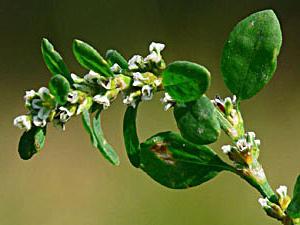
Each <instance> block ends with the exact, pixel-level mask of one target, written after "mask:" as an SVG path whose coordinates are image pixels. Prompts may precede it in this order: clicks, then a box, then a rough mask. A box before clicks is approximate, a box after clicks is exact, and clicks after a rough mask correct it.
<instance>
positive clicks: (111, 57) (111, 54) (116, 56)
mask: <svg viewBox="0 0 300 225" xmlns="http://www.w3.org/2000/svg"><path fill="white" fill-rule="evenodd" d="M106 59H107V60H108V62H109V63H110V64H111V65H114V64H115V63H117V64H118V65H119V66H120V67H121V68H122V69H128V63H127V61H126V59H125V58H124V57H123V56H122V55H121V54H120V53H119V52H118V51H116V50H112V49H109V50H108V51H107V52H106Z"/></svg>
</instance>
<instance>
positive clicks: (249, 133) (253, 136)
mask: <svg viewBox="0 0 300 225" xmlns="http://www.w3.org/2000/svg"><path fill="white" fill-rule="evenodd" d="M247 136H249V137H250V138H251V139H255V136H256V135H255V133H254V132H253V131H250V132H248V133H247Z"/></svg>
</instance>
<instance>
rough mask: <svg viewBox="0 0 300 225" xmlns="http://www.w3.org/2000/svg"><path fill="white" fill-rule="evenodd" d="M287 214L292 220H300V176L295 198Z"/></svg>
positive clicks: (295, 189) (296, 185)
mask: <svg viewBox="0 0 300 225" xmlns="http://www.w3.org/2000/svg"><path fill="white" fill-rule="evenodd" d="M287 213H288V215H289V216H290V217H292V218H295V219H296V218H300V176H298V178H297V181H296V184H295V187H294V194H293V198H292V201H291V203H290V204H289V207H288V208H287Z"/></svg>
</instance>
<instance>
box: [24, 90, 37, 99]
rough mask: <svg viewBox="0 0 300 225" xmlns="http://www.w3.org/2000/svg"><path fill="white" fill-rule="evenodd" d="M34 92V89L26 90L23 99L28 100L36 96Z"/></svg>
mask: <svg viewBox="0 0 300 225" xmlns="http://www.w3.org/2000/svg"><path fill="white" fill-rule="evenodd" d="M36 94H37V93H36V92H35V91H34V90H30V91H26V92H25V96H24V100H25V101H30V100H31V99H33V98H34V97H35V96H36Z"/></svg>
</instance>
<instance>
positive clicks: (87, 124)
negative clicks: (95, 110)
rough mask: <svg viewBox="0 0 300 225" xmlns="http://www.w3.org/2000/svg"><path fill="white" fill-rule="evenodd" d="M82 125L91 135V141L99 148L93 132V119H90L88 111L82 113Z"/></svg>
mask: <svg viewBox="0 0 300 225" xmlns="http://www.w3.org/2000/svg"><path fill="white" fill-rule="evenodd" d="M82 124H83V127H84V129H85V130H86V131H87V132H88V134H89V135H90V139H91V142H92V144H93V146H94V147H96V148H97V146H98V143H97V140H96V137H95V135H94V132H93V127H92V126H91V119H90V114H89V112H88V110H83V112H82Z"/></svg>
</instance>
